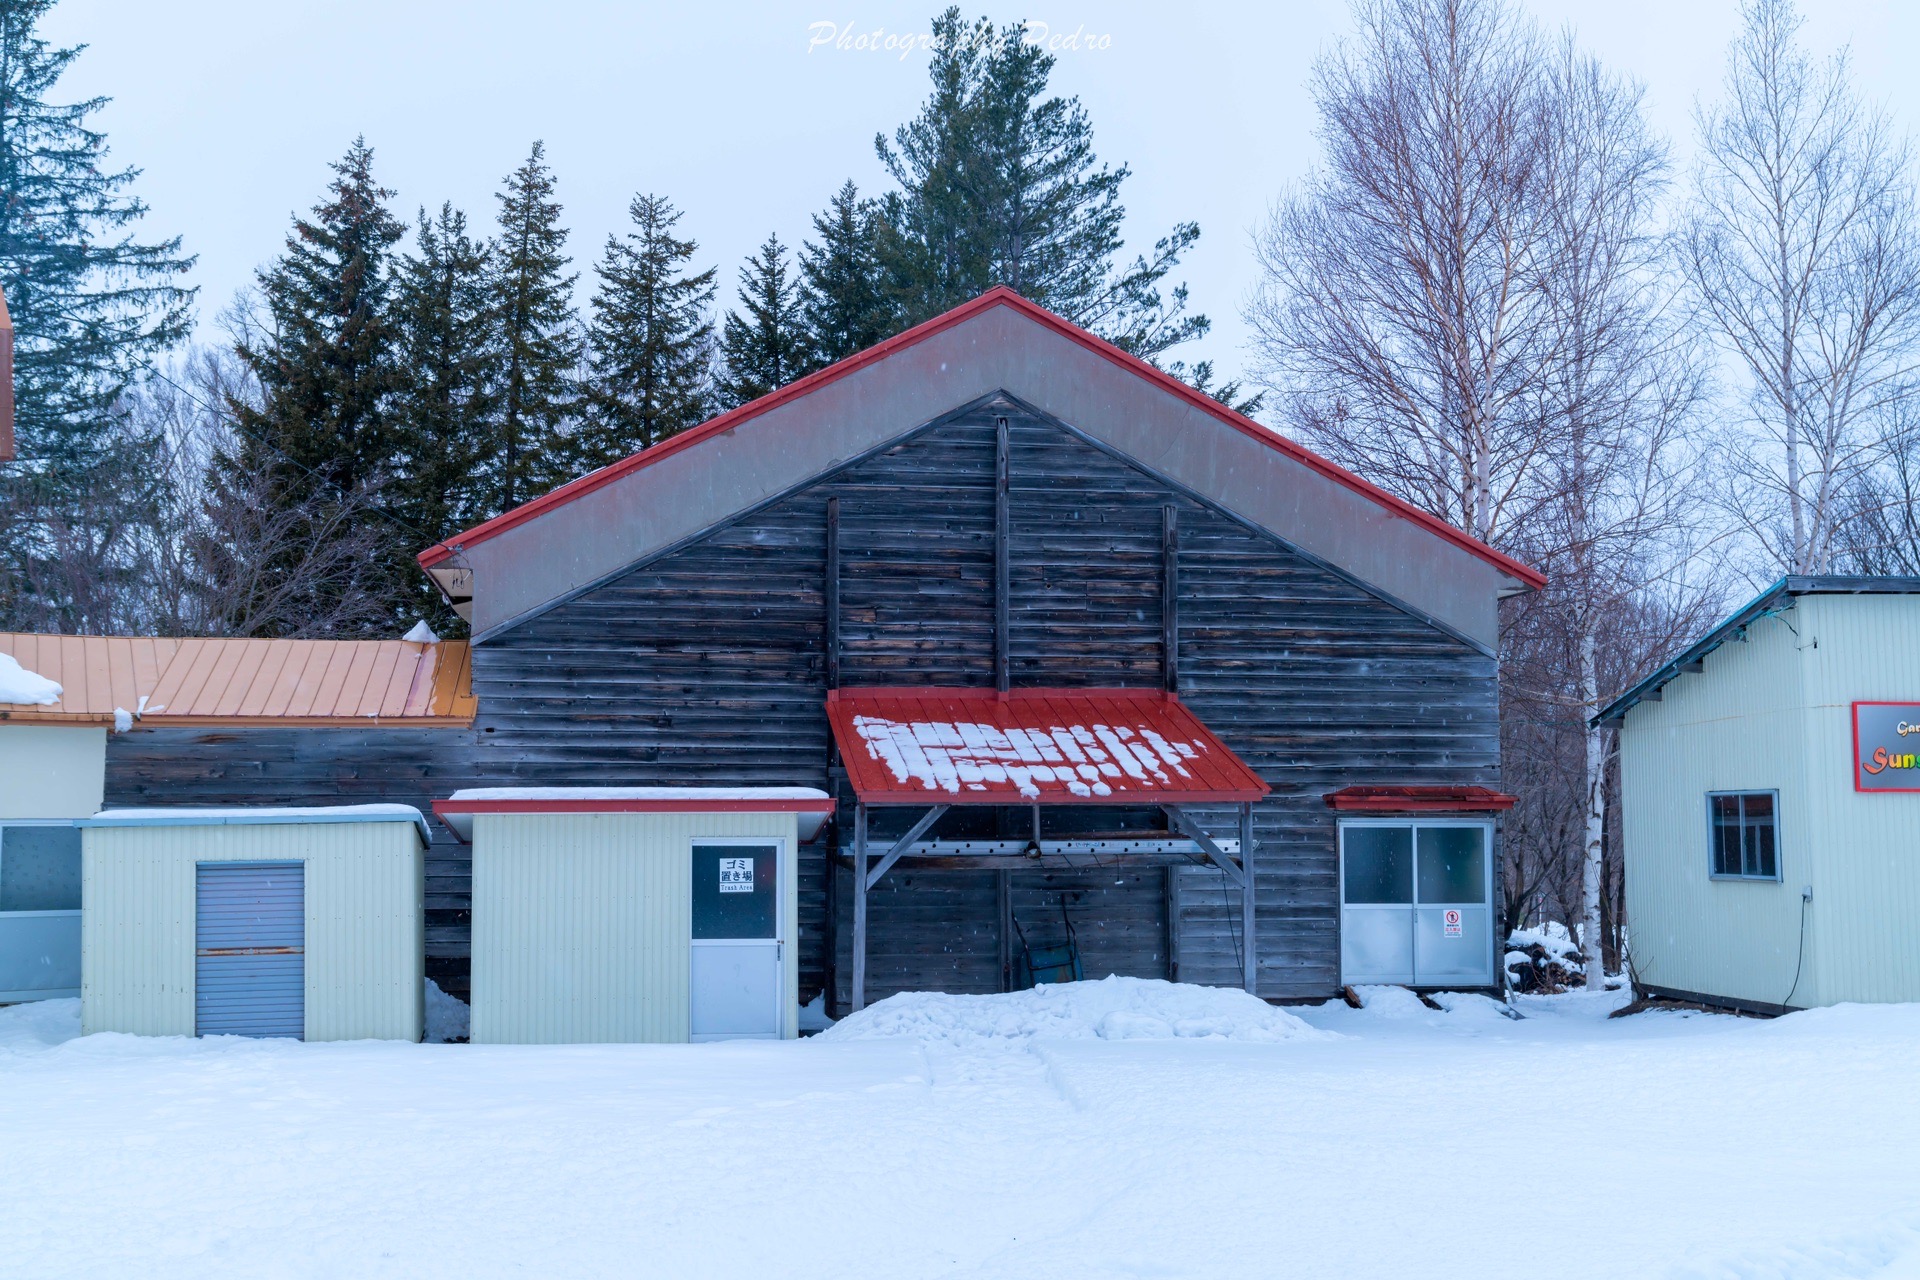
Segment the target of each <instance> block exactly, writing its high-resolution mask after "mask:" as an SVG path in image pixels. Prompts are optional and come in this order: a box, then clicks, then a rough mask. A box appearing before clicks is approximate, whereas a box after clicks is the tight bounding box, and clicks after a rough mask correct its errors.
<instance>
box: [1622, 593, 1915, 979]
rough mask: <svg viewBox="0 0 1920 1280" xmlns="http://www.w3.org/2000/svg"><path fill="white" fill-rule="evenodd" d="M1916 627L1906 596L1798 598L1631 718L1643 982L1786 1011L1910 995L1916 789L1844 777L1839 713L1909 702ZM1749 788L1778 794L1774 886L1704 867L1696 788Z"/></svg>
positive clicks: (1625, 760) (1637, 958)
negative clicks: (1863, 788) (1877, 786)
mask: <svg viewBox="0 0 1920 1280" xmlns="http://www.w3.org/2000/svg"><path fill="white" fill-rule="evenodd" d="M1916 628H1920V598H1916V597H1913V596H1898V595H1879V596H1874V595H1862V596H1839V595H1827V596H1801V597H1799V598H1798V600H1797V602H1796V604H1795V607H1794V608H1792V609H1790V610H1788V611H1787V612H1785V613H1783V614H1781V615H1778V616H1775V617H1770V618H1766V619H1763V620H1761V621H1759V622H1757V623H1755V624H1754V625H1753V627H1752V628H1751V629H1750V630H1749V633H1748V638H1747V640H1745V641H1744V642H1735V643H1732V644H1728V645H1725V646H1723V647H1722V648H1720V649H1718V650H1716V651H1715V652H1713V653H1711V654H1709V655H1707V658H1706V669H1705V671H1704V672H1703V673H1700V674H1693V675H1682V676H1681V677H1680V678H1679V679H1677V680H1674V681H1673V682H1672V683H1670V684H1668V685H1667V687H1666V689H1665V691H1664V699H1663V701H1660V702H1655V703H1643V704H1641V705H1640V706H1638V707H1636V708H1635V709H1634V710H1633V711H1632V712H1630V713H1629V715H1628V718H1627V727H1626V732H1625V733H1623V734H1622V737H1621V767H1622V778H1623V782H1624V786H1625V812H1624V823H1623V834H1624V837H1625V843H1626V856H1627V910H1628V920H1629V923H1630V928H1631V937H1632V956H1633V963H1634V969H1635V972H1636V974H1637V975H1638V977H1639V978H1640V980H1641V981H1643V982H1646V983H1650V984H1652V985H1655V986H1660V987H1666V988H1670V989H1673V990H1679V991H1691V992H1698V993H1701V994H1704V995H1713V996H1722V997H1731V998H1734V999H1739V1000H1749V1001H1754V1002H1756V1003H1761V1004H1769V1005H1777V1004H1782V1003H1791V1004H1792V1005H1794V1006H1795V1007H1806V1006H1812V1005H1820V1004H1833V1003H1836V1002H1839V1001H1844V1000H1920V929H1915V927H1914V924H1913V922H1914V921H1915V920H1916V919H1920V857H1916V845H1920V795H1895V794H1885V793H1880V794H1871V793H1870V794H1861V793H1859V792H1856V791H1855V790H1854V789H1853V713H1852V704H1853V703H1854V702H1856V701H1887V700H1898V699H1903V698H1912V699H1917V700H1920V647H1917V646H1916V645H1915V642H1914V639H1913V637H1914V633H1915V631H1916ZM1764 789H1777V790H1778V791H1779V793H1780V819H1779V821H1780V846H1779V860H1780V880H1779V881H1778V882H1777V883H1775V882H1771V881H1740V880H1714V879H1710V878H1709V877H1708V874H1707V867H1708V850H1707V819H1706V793H1707V792H1709V791H1732V790H1764ZM1803 886H1811V887H1812V889H1813V901H1812V902H1811V903H1810V904H1808V905H1807V906H1806V907H1805V908H1804V910H1803V908H1802V904H1801V897H1800V894H1801V889H1802V887H1803ZM1803 917H1804V922H1805V923H1804V937H1803V925H1802V921H1803ZM1796 971H1797V973H1798V978H1797V985H1796V976H1795V975H1796ZM1789 996H1791V999H1789Z"/></svg>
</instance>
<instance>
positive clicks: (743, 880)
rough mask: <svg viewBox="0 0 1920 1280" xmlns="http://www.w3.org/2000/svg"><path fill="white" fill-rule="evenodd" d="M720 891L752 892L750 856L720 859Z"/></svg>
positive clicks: (751, 861) (751, 862)
mask: <svg viewBox="0 0 1920 1280" xmlns="http://www.w3.org/2000/svg"><path fill="white" fill-rule="evenodd" d="M720 892H722V893H752V892H753V859H752V858H722V859H720Z"/></svg>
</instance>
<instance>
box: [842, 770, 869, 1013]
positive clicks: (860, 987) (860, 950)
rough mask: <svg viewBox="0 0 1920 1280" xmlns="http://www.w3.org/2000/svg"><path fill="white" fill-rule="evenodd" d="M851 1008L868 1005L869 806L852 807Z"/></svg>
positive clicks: (857, 1008) (851, 1010) (859, 1009)
mask: <svg viewBox="0 0 1920 1280" xmlns="http://www.w3.org/2000/svg"><path fill="white" fill-rule="evenodd" d="M847 995H848V999H847V1005H848V1011H849V1012H852V1013H858V1012H860V1011H861V1010H862V1009H864V1008H866V1007H867V806H866V805H864V804H860V803H857V802H856V803H855V804H854V806H853V985H852V990H850V991H849V992H848V993H847Z"/></svg>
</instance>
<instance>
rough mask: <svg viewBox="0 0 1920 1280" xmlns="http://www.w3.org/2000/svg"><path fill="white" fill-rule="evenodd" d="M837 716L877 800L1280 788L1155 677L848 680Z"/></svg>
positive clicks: (1116, 797) (1081, 799)
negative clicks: (1122, 684) (1100, 683)
mask: <svg viewBox="0 0 1920 1280" xmlns="http://www.w3.org/2000/svg"><path fill="white" fill-rule="evenodd" d="M827 720H828V722H829V723H830V724H831V725H832V727H833V736H834V739H835V741H836V742H837V743H838V744H839V747H840V755H841V758H842V760H844V761H845V763H846V766H847V773H848V776H849V779H850V780H851V781H852V783H853V787H854V790H855V791H856V792H857V793H858V794H859V796H860V799H861V800H862V801H864V802H865V803H867V804H929V803H932V804H969V805H971V804H1109V805H1111V804H1129V803H1132V804H1208V803H1240V802H1244V801H1249V800H1258V799H1260V798H1261V797H1262V796H1264V795H1266V794H1267V792H1268V790H1269V788H1268V786H1267V784H1266V783H1265V782H1263V781H1262V780H1261V778H1260V775H1259V774H1257V773H1255V772H1254V771H1253V769H1252V768H1251V767H1249V766H1248V765H1247V763H1246V762H1245V761H1244V760H1242V759H1240V757H1239V756H1237V755H1235V754H1234V753H1233V752H1232V750H1230V749H1229V748H1228V747H1227V745H1226V744H1225V743H1224V742H1222V741H1220V739H1219V738H1218V737H1217V736H1215V734H1214V733H1213V731H1212V730H1210V729H1208V728H1207V726H1206V725H1204V724H1202V723H1201V722H1200V719H1199V717H1197V716H1195V715H1194V714H1193V712H1192V711H1190V710H1189V709H1188V708H1187V706H1186V705H1185V704H1184V703H1182V702H1181V701H1180V699H1179V698H1177V697H1175V696H1174V695H1172V694H1168V693H1161V692H1158V691H1157V690H1150V689H1014V690H1012V691H1010V692H1006V693H999V692H995V691H994V690H992V689H841V690H837V691H835V692H834V693H831V694H829V695H828V696H827Z"/></svg>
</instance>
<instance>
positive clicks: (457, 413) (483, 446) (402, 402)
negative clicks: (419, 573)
mask: <svg viewBox="0 0 1920 1280" xmlns="http://www.w3.org/2000/svg"><path fill="white" fill-rule="evenodd" d="M491 265H492V264H491V259H490V254H489V250H488V246H487V245H485V244H484V243H479V242H476V241H475V240H474V239H473V238H472V237H471V236H469V235H468V234H467V218H466V215H465V214H463V213H461V212H460V211H459V210H457V209H455V208H454V207H453V206H452V205H451V204H442V205H441V206H440V212H439V214H438V215H436V216H434V217H432V218H429V217H428V216H427V212H426V210H424V209H422V210H421V211H420V221H419V226H418V228H417V230H416V232H415V250H414V252H412V253H410V254H407V255H406V256H404V257H403V258H402V259H401V260H400V265H399V269H398V271H397V272H396V274H395V283H394V299H393V315H394V329H395V340H396V344H397V345H396V351H395V355H396V359H397V362H398V366H399V371H400V374H401V377H400V380H399V385H398V387H397V388H396V391H395V396H394V404H393V414H392V420H393V434H394V437H395V445H396V449H395V457H394V464H395V467H396V475H395V477H394V479H393V481H392V483H391V484H390V485H389V486H388V492H387V506H388V509H389V510H390V511H392V512H393V513H394V514H395V515H397V516H398V517H400V519H401V520H403V521H404V522H405V523H406V524H407V525H408V526H410V527H412V528H414V529H417V530H419V531H420V533H421V535H422V537H423V538H425V539H429V540H438V539H441V538H445V537H448V536H449V535H451V534H454V533H458V532H459V531H460V530H461V529H462V528H465V527H466V526H468V525H470V524H474V523H477V522H478V521H479V520H481V519H484V518H485V517H484V515H483V514H482V512H483V510H484V508H485V506H486V504H487V503H488V500H489V498H490V495H489V494H487V493H486V492H485V488H484V486H485V484H486V477H485V475H484V474H483V473H484V470H485V464H486V463H487V461H488V460H489V459H490V456H491V454H492V446H493V444H494V441H495V440H496V439H497V438H498V434H499V431H498V428H499V423H498V418H497V413H498V409H499V403H500V382H501V379H500V376H499V369H498V365H499V356H500V354H501V349H500V343H499V342H498V341H497V339H496V336H495V327H496V326H495V319H496V310H495V307H494V305H493V295H492V291H491V289H490V287H489V285H490V279H489V271H490V268H491ZM413 594H414V596H415V597H416V599H415V607H416V608H417V609H418V610H420V611H421V612H422V613H423V614H431V615H432V621H433V623H434V629H435V630H436V631H440V632H441V633H442V634H446V628H450V627H453V628H457V626H458V625H459V622H458V619H457V617H456V616H455V615H454V614H453V613H452V612H451V611H450V610H448V609H447V608H446V606H445V604H444V603H443V602H442V601H441V599H440V595H439V593H438V592H437V591H433V590H431V589H430V584H428V583H427V582H426V581H425V580H424V579H417V581H416V589H415V591H414V593H413Z"/></svg>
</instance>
